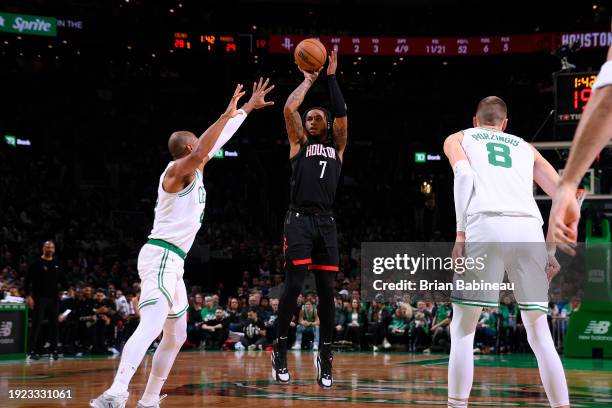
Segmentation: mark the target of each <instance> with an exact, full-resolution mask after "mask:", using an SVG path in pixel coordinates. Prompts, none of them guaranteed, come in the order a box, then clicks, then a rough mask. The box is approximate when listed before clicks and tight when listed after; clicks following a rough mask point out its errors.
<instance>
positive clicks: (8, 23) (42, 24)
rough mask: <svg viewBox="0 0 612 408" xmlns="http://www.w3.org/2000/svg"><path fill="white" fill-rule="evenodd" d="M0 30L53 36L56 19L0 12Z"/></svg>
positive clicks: (55, 28)
mask: <svg viewBox="0 0 612 408" xmlns="http://www.w3.org/2000/svg"><path fill="white" fill-rule="evenodd" d="M0 31H4V32H7V33H15V34H28V35H46V36H49V37H55V36H56V35H57V19H56V18H53V17H44V16H31V15H28V14H13V13H4V12H0Z"/></svg>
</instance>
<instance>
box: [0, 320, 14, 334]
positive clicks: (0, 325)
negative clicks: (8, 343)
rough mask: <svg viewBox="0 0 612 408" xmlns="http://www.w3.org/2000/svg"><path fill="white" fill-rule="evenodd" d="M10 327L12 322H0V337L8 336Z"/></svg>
mask: <svg viewBox="0 0 612 408" xmlns="http://www.w3.org/2000/svg"><path fill="white" fill-rule="evenodd" d="M12 328H13V322H0V337H9V336H10V335H11V329H12Z"/></svg>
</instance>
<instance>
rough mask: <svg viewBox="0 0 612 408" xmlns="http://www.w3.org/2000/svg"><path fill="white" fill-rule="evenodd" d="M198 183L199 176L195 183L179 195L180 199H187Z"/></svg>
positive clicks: (194, 180)
mask: <svg viewBox="0 0 612 408" xmlns="http://www.w3.org/2000/svg"><path fill="white" fill-rule="evenodd" d="M197 181H198V176H196V177H195V178H194V179H193V182H192V183H191V184H190V185H189V186H188V187H187V188H186V189H184V190H183V191H181V192H179V193H178V196H179V197H185V196H186V195H187V194H189V193H191V192H192V191H193V189H194V188H195V186H196V182H197Z"/></svg>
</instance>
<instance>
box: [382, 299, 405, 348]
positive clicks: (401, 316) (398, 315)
mask: <svg viewBox="0 0 612 408" xmlns="http://www.w3.org/2000/svg"><path fill="white" fill-rule="evenodd" d="M387 338H388V339H389V343H391V344H396V345H402V346H406V345H407V344H408V322H407V321H406V313H405V311H404V308H402V307H397V308H396V309H395V313H394V314H393V318H392V319H391V324H389V327H388V328H387Z"/></svg>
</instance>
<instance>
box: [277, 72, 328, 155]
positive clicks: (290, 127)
mask: <svg viewBox="0 0 612 408" xmlns="http://www.w3.org/2000/svg"><path fill="white" fill-rule="evenodd" d="M322 68H323V67H321V69H322ZM300 71H302V73H303V74H304V81H302V83H301V84H300V85H299V86H298V87H297V88H295V90H294V91H293V92H291V95H289V98H287V102H285V108H284V109H283V114H284V116H285V126H286V127H287V136H288V137H289V144H290V147H291V151H290V153H289V154H290V156H291V157H293V156H295V155H296V154H297V152H298V151H299V150H300V147H301V146H302V144H304V143H305V142H306V140H307V139H306V132H305V130H304V125H303V124H302V118H301V117H300V113H299V112H298V108H299V107H300V105H301V104H302V102H304V97H305V96H306V93H307V92H308V90H309V89H310V88H311V87H312V84H313V83H314V81H316V79H317V78H318V76H319V72H321V70H320V69H319V71H317V72H312V73H311V72H306V71H304V70H302V69H300Z"/></svg>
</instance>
